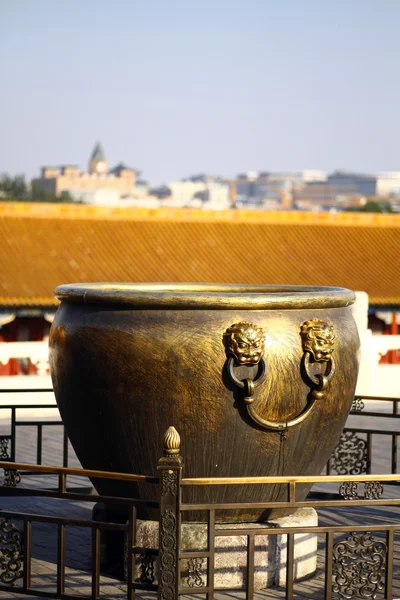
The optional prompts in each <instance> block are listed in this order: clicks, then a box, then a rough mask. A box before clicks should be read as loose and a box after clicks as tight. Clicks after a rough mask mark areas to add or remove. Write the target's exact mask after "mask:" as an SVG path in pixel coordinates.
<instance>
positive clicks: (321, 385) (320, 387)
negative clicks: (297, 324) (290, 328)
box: [247, 352, 336, 431]
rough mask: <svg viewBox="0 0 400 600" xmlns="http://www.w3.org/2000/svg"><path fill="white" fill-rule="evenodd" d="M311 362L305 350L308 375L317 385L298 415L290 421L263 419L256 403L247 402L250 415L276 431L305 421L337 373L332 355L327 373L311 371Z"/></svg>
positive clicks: (266, 427)
mask: <svg viewBox="0 0 400 600" xmlns="http://www.w3.org/2000/svg"><path fill="white" fill-rule="evenodd" d="M309 364H310V354H309V352H305V355H304V366H305V370H306V373H307V376H308V377H309V378H310V380H311V381H312V383H313V384H314V385H315V389H314V390H313V391H312V392H311V400H310V401H309V403H308V405H307V406H306V407H305V408H304V409H303V410H302V411H301V412H300V413H299V414H298V415H297V416H296V417H294V418H293V419H290V421H268V419H263V418H262V417H260V416H259V415H258V414H257V412H256V410H255V408H256V407H255V406H254V405H250V404H247V412H248V413H249V415H250V417H251V418H252V419H253V421H255V422H256V423H257V424H258V425H260V426H261V427H263V428H264V429H272V430H274V431H277V430H278V431H282V430H285V429H288V428H289V427H293V426H294V425H298V424H299V423H301V422H302V421H304V420H305V419H306V418H307V417H308V416H309V415H310V414H311V411H312V410H313V409H314V406H315V403H316V401H317V400H320V399H321V398H323V397H324V392H325V389H326V388H327V386H328V383H329V382H330V380H331V379H332V377H333V375H334V373H335V368H336V364H335V360H334V358H333V357H331V358H330V359H329V361H327V363H326V371H325V375H322V374H320V373H318V374H317V375H314V374H313V373H311V371H310V369H309Z"/></svg>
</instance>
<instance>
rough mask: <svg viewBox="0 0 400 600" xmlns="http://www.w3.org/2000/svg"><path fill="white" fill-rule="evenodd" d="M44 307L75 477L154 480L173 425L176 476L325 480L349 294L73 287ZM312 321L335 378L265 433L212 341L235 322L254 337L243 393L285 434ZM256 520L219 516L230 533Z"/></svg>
mask: <svg viewBox="0 0 400 600" xmlns="http://www.w3.org/2000/svg"><path fill="white" fill-rule="evenodd" d="M56 295H57V297H58V298H59V299H60V300H61V301H62V302H61V305H60V307H59V309H58V312H57V315H56V317H55V319H54V322H53V326H52V329H51V333H50V365H51V372H52V378H53V384H54V391H55V395H56V399H57V403H58V406H59V409H60V413H61V416H62V419H63V421H64V423H65V425H66V428H67V431H68V435H69V438H70V440H71V443H72V445H73V447H74V449H75V451H76V453H77V456H78V458H79V460H80V461H81V463H82V465H83V467H84V468H87V469H98V470H103V471H117V472H124V473H136V474H144V475H155V474H156V466H157V462H158V460H159V458H160V456H161V454H162V444H161V440H162V436H163V434H164V433H165V431H166V430H167V429H168V427H169V426H171V425H173V426H174V427H176V429H177V430H178V432H179V434H180V436H181V454H182V456H183V461H184V476H185V477H248V476H274V475H317V474H319V473H320V472H321V470H322V469H323V467H324V465H325V464H326V462H327V460H328V458H329V456H330V454H331V452H332V450H333V448H334V447H335V445H336V443H337V441H338V438H339V436H340V433H341V431H342V429H343V427H344V424H345V421H346V417H347V414H348V412H349V409H350V406H351V402H352V399H353V396H354V391H355V385H356V380H357V372H358V361H359V340H358V334H357V328H356V325H355V322H354V320H353V318H352V315H351V309H350V304H351V303H352V302H353V297H354V295H353V294H352V292H349V291H348V290H344V289H341V288H302V287H297V286H281V287H279V288H278V287H276V286H275V287H273V286H240V285H216V284H203V285H199V284H153V285H152V284H87V285H84V284H76V285H74V284H71V285H66V286H60V287H59V288H57V290H56ZM312 319H320V320H322V321H324V322H326V323H327V324H328V325H329V326H331V327H333V331H334V335H335V342H334V343H335V347H334V354H333V355H334V358H335V365H336V369H335V373H334V375H333V376H332V378H331V380H330V381H329V385H328V386H327V389H326V390H325V392H324V395H323V398H321V399H318V400H317V401H315V402H314V405H313V408H312V410H310V411H309V414H307V416H306V418H304V419H302V420H301V419H300V422H298V423H297V424H295V425H293V426H291V427H289V428H287V429H286V428H285V427H284V428H281V429H277V430H269V429H265V428H263V427H262V426H260V425H259V424H257V423H256V422H255V421H254V420H253V419H252V418H251V417H250V416H249V413H248V410H247V407H246V404H245V402H244V399H243V394H241V393H240V390H239V389H238V388H236V387H235V385H233V384H232V381H231V379H230V378H229V376H228V373H227V354H226V351H225V347H224V344H223V336H224V332H225V331H226V330H227V329H228V328H229V327H230V326H231V325H232V324H233V323H238V322H246V321H248V322H251V323H253V324H256V325H257V326H260V327H262V328H263V330H264V331H265V350H264V361H265V363H264V364H265V366H266V377H265V380H264V381H263V383H262V384H260V385H259V386H258V388H257V391H256V393H255V403H256V404H257V412H258V415H259V416H260V417H261V419H266V420H268V422H283V423H287V422H290V421H291V420H293V419H295V418H296V416H297V415H299V414H302V413H304V411H306V409H307V407H308V405H309V403H310V395H311V388H310V382H309V381H307V378H306V377H305V376H304V372H303V370H302V366H301V365H302V359H303V357H304V349H303V347H302V341H301V335H300V332H301V327H302V325H303V323H305V322H307V321H310V320H312ZM248 368H249V367H240V369H241V370H242V371H243V370H246V369H248ZM250 368H253V367H250ZM311 368H312V369H313V370H314V372H315V373H319V372H321V369H322V367H321V365H320V364H318V363H316V364H314V365H312V366H311ZM238 374H239V375H238V376H239V377H241V376H243V374H242V373H241V372H240V370H239V371H238ZM253 376H254V375H253ZM94 483H95V485H96V487H97V489H98V491H99V492H100V493H101V494H104V495H111V496H120V497H122V496H123V497H136V498H138V497H139V498H142V499H144V500H157V497H156V496H155V489H154V486H151V485H146V484H145V485H142V484H141V485H140V486H137V485H136V484H132V483H129V484H128V483H124V482H119V481H115V480H96V481H95V482H94ZM307 491H308V486H305V487H304V488H302V492H303V494H304V495H305V494H306V493H307ZM298 498H299V496H298ZM184 499H185V500H186V501H188V502H221V503H226V502H230V503H231V502H271V501H274V502H275V501H279V500H286V499H287V486H283V485H281V486H277V485H257V486H256V485H254V486H251V487H248V486H242V485H234V486H229V487H228V486H224V485H221V486H212V487H202V486H201V487H187V488H185V498H184ZM140 516H141V517H144V518H151V517H153V516H154V513H152V512H151V511H143V512H142V513H141V515H140ZM266 516H267V512H265V511H254V510H253V511H236V512H232V511H230V512H227V513H223V512H221V513H219V518H220V520H230V521H236V520H262V519H264V518H266ZM199 518H201V516H200V517H199Z"/></svg>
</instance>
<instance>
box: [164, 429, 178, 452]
mask: <svg viewBox="0 0 400 600" xmlns="http://www.w3.org/2000/svg"><path fill="white" fill-rule="evenodd" d="M163 445H164V454H166V455H171V454H179V452H180V449H181V436H180V435H179V433H178V432H177V430H176V429H175V427H172V426H171V427H168V429H167V431H166V432H165V433H164V437H163Z"/></svg>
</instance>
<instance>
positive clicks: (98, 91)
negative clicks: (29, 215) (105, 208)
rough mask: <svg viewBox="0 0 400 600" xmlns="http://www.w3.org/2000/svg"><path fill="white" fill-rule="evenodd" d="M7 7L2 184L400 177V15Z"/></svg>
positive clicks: (282, 9)
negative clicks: (103, 158)
mask: <svg viewBox="0 0 400 600" xmlns="http://www.w3.org/2000/svg"><path fill="white" fill-rule="evenodd" d="M110 7H111V5H110V4H109V3H108V2H106V1H104V0H99V1H98V2H94V1H92V0H89V1H88V2H86V3H85V4H82V3H80V2H77V1H76V0H72V1H71V2H68V3H63V2H60V3H57V4H56V5H55V4H54V3H52V2H50V1H48V0H37V1H36V2H35V3H29V2H27V1H25V0H21V1H20V2H18V3H17V2H16V3H9V2H6V1H5V0H0V53H1V56H2V59H3V60H2V67H1V69H2V74H3V94H2V97H1V99H0V130H1V132H2V144H1V145H0V171H6V172H9V173H10V174H13V175H14V174H17V173H25V175H26V177H27V178H28V179H31V178H32V177H34V176H36V175H37V172H38V170H39V168H40V167H41V166H43V165H46V164H48V163H50V164H54V163H55V164H63V163H64V164H65V163H73V164H79V165H80V166H83V165H86V161H87V153H88V150H89V149H90V148H91V147H92V146H93V142H94V140H96V139H99V140H100V141H101V142H102V144H103V146H104V148H106V151H107V155H108V157H109V158H110V161H111V162H115V163H118V162H119V161H121V160H122V161H124V162H126V163H127V164H128V165H129V166H132V167H134V168H137V169H139V170H140V171H142V173H143V176H144V178H145V179H147V180H149V181H150V182H151V183H152V184H154V185H159V184H162V183H164V182H166V181H168V180H179V179H182V178H184V177H187V176H188V175H189V174H191V173H197V172H211V173H217V174H221V175H223V176H225V177H233V176H235V175H236V174H237V173H239V172H243V171H252V170H269V171H280V170H288V171H301V170H304V169H306V168H313V169H321V170H324V171H327V172H333V171H335V170H337V169H345V170H349V171H355V172H362V173H375V172H380V171H396V170H399V168H400V152H399V151H398V148H397V140H398V139H399V137H400V117H399V114H398V106H399V104H400V81H399V80H398V78H397V77H396V64H397V59H398V57H399V49H398V44H397V23H398V22H399V17H400V5H399V4H398V3H397V2H395V1H391V0H388V1H387V2H386V3H385V5H384V7H383V6H382V5H381V4H380V3H379V2H378V1H376V0H370V1H369V2H367V3H365V2H362V1H359V0H354V2H352V3H351V5H349V4H348V3H347V2H345V1H344V0H338V2H336V3H335V4H334V5H321V4H320V3H318V2H316V1H315V0H308V1H306V2H305V3H302V4H301V6H300V5H299V4H298V3H296V2H294V1H292V0H288V1H285V2H283V3H280V4H279V5H278V6H276V5H275V4H273V3H272V2H264V3H260V2H256V1H254V0H253V1H250V2H249V3H247V4H246V5H242V4H241V3H238V2H227V1H225V0H221V2H220V3H218V5H214V4H213V3H212V2H210V1H206V2H204V3H202V4H201V6H200V5H198V6H196V5H193V4H192V5H187V3H184V2H181V1H176V2H172V3H168V5H165V4H164V3H162V2H159V1H154V2H151V3H149V4H146V5H145V4H139V3H130V2H126V1H123V0H119V1H116V2H115V3H113V4H112V10H110Z"/></svg>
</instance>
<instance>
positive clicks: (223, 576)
mask: <svg viewBox="0 0 400 600" xmlns="http://www.w3.org/2000/svg"><path fill="white" fill-rule="evenodd" d="M317 524H318V517H317V513H316V511H315V510H314V509H312V508H302V509H298V510H297V511H295V512H294V513H293V514H291V515H289V516H285V517H281V518H278V519H274V520H271V521H269V522H268V523H251V524H249V523H236V524H233V525H232V524H222V523H221V524H217V526H216V529H217V530H221V531H222V530H224V529H232V528H233V527H234V528H235V529H236V530H237V529H248V528H249V527H250V528H252V529H262V528H265V526H270V527H274V528H282V527H309V526H313V525H317ZM136 536H137V537H136V544H137V546H139V547H142V548H158V522H156V521H140V520H138V521H137V532H136ZM206 549H207V526H206V524H204V523H183V524H182V551H183V552H184V551H185V550H186V551H189V550H192V551H199V550H206ZM286 556H287V536H286V535H278V534H277V535H262V534H260V535H257V534H256V537H255V555H254V589H255V590H261V589H265V588H266V587H269V586H271V585H273V584H275V585H280V586H282V587H284V586H285V585H286ZM246 564H247V536H246V535H235V536H223V537H222V536H218V533H217V535H216V538H215V564H214V574H215V575H214V576H215V579H214V583H215V587H216V588H221V589H225V588H233V587H235V588H245V586H246ZM316 567H317V536H316V535H313V534H311V533H310V534H296V535H295V543H294V577H295V580H297V579H303V578H305V577H309V576H311V575H312V574H313V573H314V572H315V570H316ZM143 568H144V565H143V563H142V568H141V567H140V559H139V557H138V561H137V564H136V565H135V570H134V578H135V579H136V580H139V579H140V577H141V576H143ZM155 575H156V574H155ZM181 584H182V586H185V587H188V586H189V587H194V588H198V589H199V591H200V589H201V587H202V586H203V585H206V584H207V560H206V559H198V558H197V559H188V560H185V559H183V560H181Z"/></svg>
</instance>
